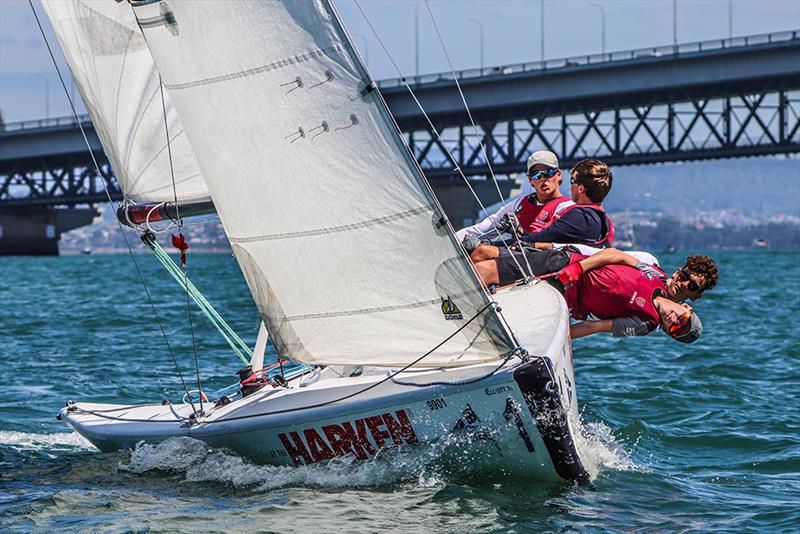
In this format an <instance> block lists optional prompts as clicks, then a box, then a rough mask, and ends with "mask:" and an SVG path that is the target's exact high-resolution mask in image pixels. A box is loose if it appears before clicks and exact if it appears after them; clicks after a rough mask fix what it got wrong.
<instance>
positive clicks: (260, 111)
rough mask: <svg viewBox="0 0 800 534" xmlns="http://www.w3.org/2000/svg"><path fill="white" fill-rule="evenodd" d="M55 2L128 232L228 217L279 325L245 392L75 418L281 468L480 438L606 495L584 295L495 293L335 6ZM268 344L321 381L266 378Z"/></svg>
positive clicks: (125, 439) (504, 463)
mask: <svg viewBox="0 0 800 534" xmlns="http://www.w3.org/2000/svg"><path fill="white" fill-rule="evenodd" d="M43 4H44V6H45V10H46V12H47V14H48V16H49V18H50V20H51V22H52V25H53V28H54V30H55V33H56V35H57V38H58V39H59V42H60V44H61V47H62V49H63V50H64V53H65V57H66V58H67V61H68V63H69V65H70V68H71V70H72V72H73V75H74V78H75V79H76V81H77V84H78V86H79V87H80V90H81V95H82V97H83V99H84V101H85V102H86V105H87V109H88V111H89V113H90V114H91V116H92V119H93V121H94V124H95V128H96V130H97V132H98V135H99V136H100V139H101V141H102V144H103V147H104V149H105V151H106V153H107V155H108V157H109V159H110V160H111V162H112V165H113V167H114V170H115V172H116V174H117V177H118V178H119V181H120V183H121V185H122V187H123V190H124V192H125V198H126V204H125V206H124V209H123V210H122V213H123V216H122V218H123V219H124V220H126V222H128V223H130V224H133V225H142V226H147V225H149V224H150V223H152V222H153V220H156V219H159V218H164V217H169V216H170V213H171V212H170V210H175V211H177V210H178V209H179V208H180V210H181V211H182V213H183V215H182V216H187V215H188V214H191V213H199V212H203V211H204V210H207V209H208V208H209V206H211V209H213V210H215V211H216V213H218V215H219V218H220V222H221V224H222V226H223V228H224V231H225V234H226V235H227V237H228V239H229V241H230V243H231V246H232V249H233V253H234V255H235V257H236V260H237V262H238V264H239V266H240V268H241V271H242V273H243V275H244V278H245V280H246V282H247V285H248V288H249V290H250V292H251V294H252V297H253V300H254V302H255V304H256V307H257V309H258V311H259V313H260V315H261V318H262V320H263V326H264V328H263V330H262V332H261V333H260V334H259V339H258V341H257V342H256V347H255V349H254V350H253V354H252V360H251V364H252V366H251V367H249V368H248V367H246V368H245V369H244V370H243V374H242V375H240V376H242V382H241V387H240V388H239V391H238V392H237V393H235V394H233V395H226V396H221V397H219V398H216V399H215V398H213V397H212V398H208V397H205V398H204V394H203V393H200V394H199V395H198V396H197V397H196V398H195V399H194V400H192V397H191V396H189V397H188V398H186V397H185V398H184V402H183V403H161V402H154V403H150V404H147V403H145V404H137V405H119V404H100V403H92V402H72V401H70V402H68V404H67V406H66V407H64V408H63V409H62V410H61V411H60V413H59V417H60V418H61V419H63V421H65V422H66V423H67V424H68V425H69V426H71V427H72V428H73V429H74V430H75V431H77V432H78V433H80V434H81V435H83V436H84V437H86V438H87V439H88V440H89V441H90V442H92V443H93V444H94V445H95V446H97V447H98V448H99V449H101V450H103V451H111V450H117V449H125V448H132V447H134V446H136V444H137V443H140V442H146V443H158V442H161V441H163V440H166V439H168V438H171V437H179V436H189V437H192V438H195V439H199V440H202V441H205V442H207V443H209V444H211V445H212V446H217V447H226V448H228V449H231V450H233V451H235V452H237V453H238V454H240V455H242V456H243V457H246V458H248V459H251V460H252V461H254V462H258V463H269V464H275V465H303V464H313V463H318V462H324V461H330V460H333V459H335V458H339V457H342V458H349V459H358V460H367V459H369V458H370V457H374V456H376V455H378V454H380V453H381V452H382V451H385V450H388V449H397V450H398V451H405V450H409V449H412V448H415V447H426V446H431V445H432V444H435V443H446V442H447V441H448V440H450V439H452V438H454V437H459V436H464V437H465V439H466V440H467V442H468V443H470V444H471V445H470V446H473V447H476V448H480V447H481V443H483V442H488V443H490V446H489V447H488V451H489V452H488V453H487V454H486V455H485V457H483V459H482V460H481V462H480V464H481V465H480V466H478V465H477V464H478V462H476V464H475V465H474V466H468V467H469V468H474V469H476V470H477V469H485V470H489V471H491V472H494V473H497V474H499V475H509V474H513V475H516V476H523V477H528V478H532V479H543V480H559V479H566V480H569V481H574V482H578V483H586V482H588V481H589V478H590V476H589V473H588V472H587V470H586V468H585V466H584V464H583V462H582V461H581V458H580V456H579V453H578V451H577V449H576V440H577V437H578V432H579V418H578V412H577V397H576V391H575V387H574V383H575V380H574V372H573V365H572V352H571V345H570V337H569V328H568V325H569V323H568V313H567V308H566V305H565V303H564V301H563V299H562V298H561V296H560V295H559V294H558V292H557V291H556V290H554V289H553V288H552V287H551V286H550V285H548V284H547V283H546V282H543V281H540V280H536V279H533V278H531V279H526V280H523V281H521V282H520V283H519V284H517V285H515V286H513V287H506V288H501V289H500V290H498V291H497V292H496V294H490V293H489V292H488V291H487V289H486V288H485V287H483V286H482V285H481V282H480V280H479V278H478V277H477V275H476V273H475V271H474V269H473V267H472V265H471V263H470V262H469V259H468V257H467V256H466V254H465V252H464V251H463V249H462V248H461V246H460V244H459V243H458V242H457V240H456V238H455V236H454V232H453V228H452V227H451V225H450V223H449V221H448V219H447V217H446V216H445V213H444V211H443V209H442V207H441V206H440V204H439V202H438V201H437V199H436V197H435V195H434V194H433V192H432V190H431V188H430V185H429V184H428V182H427V180H426V179H425V176H424V174H423V172H422V170H421V169H420V167H419V165H418V163H417V162H416V160H415V159H414V157H413V154H412V153H411V151H410V149H409V147H408V146H407V144H406V143H405V141H404V138H403V136H402V134H401V132H400V131H399V129H398V127H397V125H396V123H395V122H394V120H393V118H392V116H391V114H390V112H389V109H388V107H387V106H386V103H385V101H384V100H383V98H382V96H381V94H380V92H379V91H378V89H377V86H376V84H375V83H374V81H373V80H372V78H371V77H370V75H369V73H368V72H367V69H366V67H365V65H364V63H363V61H362V60H361V58H360V56H359V55H358V53H357V51H356V50H355V48H354V47H353V44H352V40H351V39H350V37H349V36H348V34H347V31H346V29H345V28H344V26H343V24H342V22H341V19H340V17H339V15H338V14H337V12H336V10H335V7H334V6H333V4H332V3H331V1H330V0H314V1H295V0H284V1H248V0H241V1H239V0H237V1H228V0H225V1H204V2H177V1H170V0H166V1H165V0H129V2H122V3H115V2H110V1H100V2H91V1H87V0H72V1H71V2H63V1H60V0H43ZM187 290H188V284H187ZM267 334H268V336H269V339H270V340H271V342H272V344H273V345H274V348H275V350H276V352H277V354H278V357H279V362H283V361H287V362H289V361H290V362H295V363H297V364H298V365H300V367H298V368H297V369H299V370H297V371H296V372H294V373H283V372H280V374H276V369H277V367H280V368H281V370H282V369H283V367H282V364H281V363H276V364H274V365H275V366H273V367H272V368H271V370H269V371H263V372H262V373H261V374H260V375H259V374H258V373H257V372H256V371H258V370H259V368H260V367H262V364H261V361H262V360H261V359H263V348H264V345H265V344H266V337H267ZM267 367H270V366H267Z"/></svg>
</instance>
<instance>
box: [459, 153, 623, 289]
mask: <svg viewBox="0 0 800 534" xmlns="http://www.w3.org/2000/svg"><path fill="white" fill-rule="evenodd" d="M612 181H613V176H612V173H611V170H610V169H609V168H608V165H606V164H605V163H603V162H602V161H599V160H596V159H587V160H583V161H581V162H579V163H578V164H577V165H575V167H574V168H573V169H572V172H571V179H570V183H571V186H570V193H571V196H572V200H573V202H574V204H571V205H568V206H564V208H563V209H561V210H559V212H558V213H557V214H556V215H555V216H553V217H551V219H550V221H549V222H548V223H547V224H546V225H545V226H544V227H543V228H542V229H541V230H539V231H538V232H533V233H525V234H523V235H522V236H521V237H520V238H519V239H520V241H521V242H522V245H523V247H521V248H522V250H512V249H509V248H501V247H497V246H493V245H480V246H478V247H477V248H475V249H474V250H473V251H472V253H471V254H470V258H471V259H472V261H473V263H475V266H476V267H477V268H478V272H479V273H480V274H481V278H483V279H484V282H485V283H487V284H491V282H489V280H493V279H499V280H501V282H500V283H501V284H502V283H504V282H503V281H506V280H512V281H513V280H519V279H522V278H525V277H526V276H530V273H526V272H524V271H523V267H525V269H527V266H528V265H532V264H533V263H538V262H539V259H537V258H534V256H536V252H537V251H536V250H532V249H534V248H542V247H543V246H542V245H539V244H540V243H576V244H583V245H592V246H595V247H607V246H609V245H610V244H611V243H612V241H613V239H614V224H613V223H612V222H611V219H610V218H609V217H608V216H607V215H606V213H605V210H604V209H603V207H602V205H601V203H602V201H603V200H604V199H605V197H606V195H608V193H609V191H610V190H611V184H612ZM528 246H530V248H528ZM518 248H520V247H518Z"/></svg>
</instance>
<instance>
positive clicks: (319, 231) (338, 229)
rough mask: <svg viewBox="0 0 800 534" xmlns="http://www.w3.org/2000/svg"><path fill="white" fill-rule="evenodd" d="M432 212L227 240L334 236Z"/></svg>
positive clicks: (418, 210)
mask: <svg viewBox="0 0 800 534" xmlns="http://www.w3.org/2000/svg"><path fill="white" fill-rule="evenodd" d="M432 211H433V209H431V207H430V206H422V207H420V208H414V209H413V210H409V211H404V212H401V213H395V214H392V215H386V216H385V217H378V218H377V219H370V220H368V221H361V222H357V223H350V224H343V225H341V226H331V227H329V228H318V229H315V230H303V231H301V232H285V233H281V234H268V235H260V236H254V237H229V238H228V239H229V240H230V242H231V243H253V242H255V241H275V240H278V239H292V238H295V237H310V236H316V235H327V234H336V233H339V232H349V231H351V230H358V229H360V228H366V227H369V226H378V225H383V224H388V223H391V222H394V221H398V220H401V219H408V218H410V217H416V216H417V215H420V214H423V213H427V212H432Z"/></svg>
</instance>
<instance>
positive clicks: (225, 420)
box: [74, 302, 516, 425]
mask: <svg viewBox="0 0 800 534" xmlns="http://www.w3.org/2000/svg"><path fill="white" fill-rule="evenodd" d="M493 306H495V303H494V302H489V303H488V304H486V305H485V306H484V307H483V308H481V309H480V310H478V311H477V312H476V313H475V315H473V316H472V317H471V318H470V319H469V320H468V321H467V322H465V323H464V324H463V325H461V326H460V327H459V328H458V329H456V330H455V331H454V332H453V333H452V334H450V335H449V336H447V337H446V338H445V339H444V340H442V341H441V342H439V343H438V344H437V345H436V346H435V347H433V348H432V349H431V350H429V351H428V352H426V353H425V354H423V355H422V356H420V357H419V358H417V359H416V360H414V361H413V362H411V363H409V364H408V365H406V366H405V367H403V368H401V369H399V370H397V371H394V372H392V373H389V374H388V375H387V376H386V378H383V379H381V380H379V381H378V382H375V383H374V384H370V385H369V386H367V387H365V388H362V389H360V390H358V391H355V392H353V393H350V394H348V395H345V396H344V397H339V398H338V399H331V400H329V401H325V402H319V403H317V404H311V405H308V406H298V407H296V408H287V409H285V410H275V411H272V412H262V413H255V414H249V415H239V416H234V417H221V418H219V419H215V420H213V421H204V422H203V423H204V424H207V425H210V424H214V423H228V422H230V421H239V420H242V419H253V418H255V417H265V416H268V415H279V414H284V413H292V412H299V411H302V410H310V409H313V408H322V407H324V406H330V405H331V404H335V403H337V402H342V401H345V400H348V399H351V398H353V397H355V396H357V395H361V394H362V393H366V392H367V391H369V390H371V389H374V388H376V387H378V386H380V385H381V384H383V383H385V382H388V381H390V380H393V379H394V377H396V376H397V375H399V374H400V373H403V372H405V371H407V370H408V369H409V368H411V367H413V366H414V365H416V364H418V363H419V362H421V361H422V360H423V359H425V358H427V357H428V356H430V355H431V354H433V353H434V352H435V351H436V350H438V349H439V348H440V347H441V346H442V345H444V344H445V343H447V342H448V341H450V340H451V339H453V338H454V337H455V336H456V335H457V334H459V333H460V332H461V331H462V330H464V329H465V328H466V327H467V326H469V325H470V324H471V323H472V321H474V320H475V319H477V318H478V317H480V316H481V315H482V314H483V312H485V311H486V310H487V309H489V308H491V307H493ZM514 354H516V350H515V351H514V352H512V354H510V355H509V356H508V357H507V358H506V359H504V360H503V363H502V364H501V365H500V366H499V367H498V368H497V369H499V368H500V367H502V366H503V365H504V364H505V363H506V361H507V360H508V359H510V358H511V356H513V355H514ZM497 369H495V370H494V371H492V373H491V374H490V375H487V376H491V375H492V374H494V373H496V372H497ZM484 378H486V377H481V378H480V380H483V379H484ZM74 412H81V413H86V414H90V415H94V416H96V417H100V418H103V419H113V420H115V421H125V422H129V423H174V422H175V421H178V419H176V420H174V421H167V420H163V419H159V420H151V419H127V418H123V417H113V416H108V415H104V414H103V413H102V412H98V411H94V410H83V409H81V408H78V407H77V406H76V409H75V410H74Z"/></svg>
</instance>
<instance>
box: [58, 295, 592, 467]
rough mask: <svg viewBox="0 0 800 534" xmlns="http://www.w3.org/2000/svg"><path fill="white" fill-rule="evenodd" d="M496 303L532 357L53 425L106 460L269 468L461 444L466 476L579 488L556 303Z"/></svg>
mask: <svg viewBox="0 0 800 534" xmlns="http://www.w3.org/2000/svg"><path fill="white" fill-rule="evenodd" d="M497 300H498V303H499V304H500V305H501V306H502V307H503V314H504V316H505V318H506V320H507V321H508V322H509V323H510V324H511V326H512V328H513V330H514V332H515V333H516V335H517V337H518V340H519V341H520V343H521V344H522V346H523V347H524V348H525V349H526V350H527V351H528V353H529V355H530V359H529V360H528V361H527V362H524V361H523V360H522V359H520V358H519V357H516V356H515V357H513V358H511V359H509V360H508V361H506V362H505V363H504V364H503V365H502V366H501V367H500V368H498V365H499V364H500V362H493V363H484V364H478V365H472V366H468V367H460V368H453V369H427V370H426V369H415V370H410V371H406V372H403V373H401V374H398V375H396V376H394V377H392V378H391V379H389V380H386V378H387V377H388V376H389V375H390V374H393V371H392V370H387V369H376V368H372V369H366V370H365V372H364V374H362V375H361V376H358V377H340V376H339V375H337V374H336V372H335V370H334V369H332V368H326V369H325V370H324V371H323V372H322V373H321V374H320V376H319V378H318V379H317V380H315V381H314V382H313V383H310V384H308V385H306V386H304V387H299V382H300V379H299V378H298V379H295V380H293V381H291V382H290V386H291V387H290V388H277V389H272V388H270V387H267V388H265V389H262V390H260V391H258V392H256V393H253V394H251V395H250V396H248V397H245V398H243V399H240V400H236V401H234V402H232V403H230V404H228V405H224V406H219V407H216V408H214V407H212V406H211V405H210V404H206V406H205V408H206V410H205V412H206V413H205V415H204V416H202V417H201V418H200V419H199V420H198V421H194V422H191V423H190V422H189V421H188V420H187V418H188V417H189V416H190V415H191V413H192V411H191V407H190V406H188V405H172V406H162V405H139V406H122V405H107V404H103V405H101V404H90V403H78V404H74V405H71V406H68V407H66V408H64V409H62V410H61V413H60V416H61V417H62V418H63V419H64V420H65V421H66V422H67V423H68V424H69V425H70V426H72V427H73V428H74V429H75V430H76V431H78V432H79V433H80V434H81V435H83V436H84V437H86V438H87V439H88V440H89V441H91V442H92V443H93V444H95V445H96V446H97V447H98V448H99V449H101V450H104V451H110V450H116V449H126V448H132V447H133V446H135V445H136V443H138V442H140V441H145V442H149V443H157V442H160V441H163V440H165V439H167V438H170V437H175V436H189V437H192V438H196V439H200V440H203V441H205V442H207V443H209V444H211V445H213V446H217V447H226V448H229V449H232V450H234V451H236V452H237V453H239V454H240V455H242V456H244V457H246V458H249V459H251V460H253V461H255V462H259V463H269V464H275V465H293V464H295V465H299V464H309V463H316V462H321V461H327V460H330V459H332V458H335V457H338V456H355V457H357V458H359V459H362V460H363V459H367V458H369V457H373V456H375V455H376V454H378V453H379V452H380V451H382V450H385V449H387V448H392V447H412V446H419V445H426V444H433V443H441V442H442V440H448V439H453V438H455V439H458V438H459V437H460V436H464V437H465V438H466V439H468V440H470V442H473V443H475V444H476V445H475V447H476V449H477V448H480V449H481V450H482V451H485V454H481V455H480V461H476V463H475V465H470V466H469V467H470V469H471V470H475V471H479V470H491V471H495V472H497V473H498V474H514V475H518V476H526V477H531V478H538V479H558V478H559V476H560V477H561V478H566V479H570V480H576V481H579V482H586V481H587V480H588V475H586V472H585V470H584V469H583V467H582V465H581V462H580V460H579V458H578V456H577V452H576V451H575V448H574V442H573V439H572V436H573V432H576V431H577V423H578V414H577V398H576V395H575V388H574V386H573V384H574V374H573V368H572V354H571V349H570V340H569V335H568V319H567V315H566V308H565V306H564V304H563V300H562V299H561V297H560V296H559V295H558V294H557V293H556V292H555V290H553V289H552V288H550V287H549V286H547V285H546V284H537V285H535V286H533V287H524V288H511V289H505V290H503V291H501V292H500V293H498V298H497ZM543 304H544V305H543ZM548 304H551V305H550V306H548ZM542 309H544V310H550V312H541V310H542ZM537 310H538V311H537ZM533 324H535V325H536V328H535V329H533V328H528V327H529V326H530V325H533ZM543 326H544V327H546V328H544V329H543ZM543 330H544V332H546V335H542V331H543ZM526 334H527V335H526ZM551 377H555V379H556V385H555V387H552V385H551V384H552V379H551ZM376 384H377V385H376ZM369 386H374V387H372V388H371V389H369V390H367V391H364V390H365V388H367V387H369ZM353 393H357V394H356V395H354V396H352V397H350V398H347V399H345V400H339V399H343V398H344V397H347V396H348V395H351V394H353ZM481 441H485V442H486V443H485V445H486V446H481V445H479V444H478V443H479V442H481ZM471 459H472V457H471Z"/></svg>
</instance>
